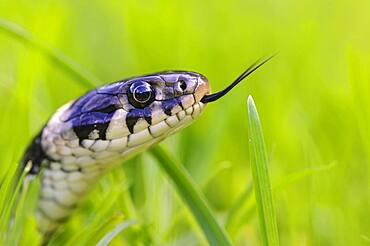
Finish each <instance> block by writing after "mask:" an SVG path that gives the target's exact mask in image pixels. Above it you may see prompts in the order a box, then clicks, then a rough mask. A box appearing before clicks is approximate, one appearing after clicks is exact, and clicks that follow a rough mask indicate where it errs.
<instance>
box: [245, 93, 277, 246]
mask: <svg viewBox="0 0 370 246" xmlns="http://www.w3.org/2000/svg"><path fill="white" fill-rule="evenodd" d="M248 116H249V134H250V152H251V159H252V161H251V166H252V176H253V186H254V193H255V197H256V204H257V211H258V214H259V223H260V230H261V238H262V241H263V244H264V245H279V237H278V228H277V223H276V215H275V207H274V202H273V199H272V189H271V183H270V178H269V174H268V168H267V165H268V160H267V153H266V148H265V142H264V138H263V132H262V126H261V123H260V120H259V117H258V112H257V109H256V106H255V104H254V101H253V98H252V97H251V96H249V98H248Z"/></svg>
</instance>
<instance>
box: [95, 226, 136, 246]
mask: <svg viewBox="0 0 370 246" xmlns="http://www.w3.org/2000/svg"><path fill="white" fill-rule="evenodd" d="M134 224H135V222H134V221H131V220H128V221H124V222H122V223H119V224H118V225H116V226H115V227H114V228H113V230H111V231H110V232H109V233H107V234H106V235H105V236H104V237H103V238H102V239H101V240H100V241H99V242H98V243H97V244H96V246H106V245H108V244H109V243H110V242H111V241H112V240H113V238H115V237H116V236H117V235H118V234H119V233H121V232H122V231H124V230H125V229H127V228H128V227H130V226H132V225H134Z"/></svg>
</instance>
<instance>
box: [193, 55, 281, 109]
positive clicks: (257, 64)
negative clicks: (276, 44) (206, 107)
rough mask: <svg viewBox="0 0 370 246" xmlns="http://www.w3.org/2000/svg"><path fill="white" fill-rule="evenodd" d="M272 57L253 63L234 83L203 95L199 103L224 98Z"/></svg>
mask: <svg viewBox="0 0 370 246" xmlns="http://www.w3.org/2000/svg"><path fill="white" fill-rule="evenodd" d="M272 57H274V56H270V57H268V58H266V59H264V60H258V61H256V62H255V63H253V64H252V65H251V66H250V67H248V68H247V70H245V71H244V72H243V73H242V74H241V75H240V76H239V77H238V78H237V79H236V80H235V81H234V82H232V83H231V84H230V85H229V86H228V87H226V88H225V89H223V90H222V91H219V92H216V93H213V94H210V95H205V96H204V97H203V98H202V99H201V100H200V101H201V102H202V103H209V102H213V101H216V100H217V99H219V98H221V97H223V96H225V95H226V94H227V93H228V92H229V91H230V90H231V89H232V88H234V87H235V86H236V85H237V84H239V83H240V82H241V81H242V80H243V79H245V78H246V77H247V76H248V75H250V74H251V73H253V72H254V71H256V70H257V69H258V68H259V67H261V66H262V65H263V64H265V63H266V62H268V61H269V60H270V59H271V58H272Z"/></svg>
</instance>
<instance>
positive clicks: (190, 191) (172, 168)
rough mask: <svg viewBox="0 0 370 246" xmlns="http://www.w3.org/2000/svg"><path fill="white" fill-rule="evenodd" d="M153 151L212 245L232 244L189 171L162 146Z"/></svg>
mask: <svg viewBox="0 0 370 246" xmlns="http://www.w3.org/2000/svg"><path fill="white" fill-rule="evenodd" d="M151 153H152V154H153V156H154V157H155V158H156V159H157V160H158V163H159V164H160V165H161V168H162V169H163V170H164V171H165V172H166V173H167V175H168V176H169V177H170V178H171V180H172V181H173V183H174V184H175V185H176V188H177V190H178V192H179V194H180V196H181V198H182V199H183V200H184V201H185V203H186V204H187V205H188V207H189V208H190V210H191V212H192V213H193V215H194V217H195V219H196V220H197V222H198V224H199V225H200V227H201V228H202V230H203V232H204V234H205V236H206V237H207V240H208V242H209V244H210V245H231V241H230V239H229V237H228V235H227V234H226V232H225V231H224V229H223V228H222V227H220V225H219V224H218V223H217V221H216V218H215V216H214V215H213V214H212V212H211V209H210V208H209V206H208V205H207V202H206V199H205V197H204V196H203V194H202V193H201V191H200V190H199V188H198V186H197V185H196V184H195V183H194V182H193V180H192V179H191V177H190V176H189V174H188V173H187V171H186V170H185V169H184V168H183V167H182V166H181V165H179V164H178V163H177V162H176V161H175V160H174V159H173V158H172V157H171V156H170V155H169V153H168V152H167V151H166V150H164V149H163V148H162V147H160V146H155V147H154V148H152V150H151Z"/></svg>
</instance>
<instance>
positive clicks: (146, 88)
mask: <svg viewBox="0 0 370 246" xmlns="http://www.w3.org/2000/svg"><path fill="white" fill-rule="evenodd" d="M128 95H129V97H128V98H129V101H130V103H131V104H132V105H133V106H134V107H136V108H144V107H145V106H147V105H149V104H150V103H152V102H153V101H154V98H155V93H154V90H153V88H152V87H151V85H150V84H148V83H146V82H135V83H133V84H132V85H131V86H130V91H129V93H128Z"/></svg>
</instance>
